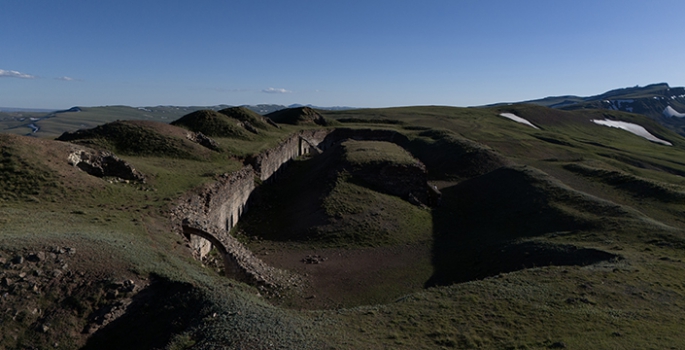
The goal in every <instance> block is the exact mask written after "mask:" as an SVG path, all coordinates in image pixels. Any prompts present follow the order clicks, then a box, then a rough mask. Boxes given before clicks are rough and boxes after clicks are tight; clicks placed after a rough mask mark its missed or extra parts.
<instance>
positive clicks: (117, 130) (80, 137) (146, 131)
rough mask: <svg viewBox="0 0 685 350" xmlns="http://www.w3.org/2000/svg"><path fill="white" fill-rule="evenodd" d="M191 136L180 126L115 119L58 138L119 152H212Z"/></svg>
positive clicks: (177, 154) (187, 154) (204, 154)
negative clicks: (114, 120)
mask: <svg viewBox="0 0 685 350" xmlns="http://www.w3.org/2000/svg"><path fill="white" fill-rule="evenodd" d="M191 139H193V135H191V134H189V133H188V131H186V130H184V129H182V128H179V127H176V126H172V125H169V124H164V123H158V122H148V121H116V122H113V123H107V124H103V125H100V126H97V127H95V128H93V129H87V130H78V131H75V132H73V133H70V132H65V133H64V134H62V135H61V136H60V137H58V138H57V140H59V141H69V142H72V143H75V144H80V145H84V146H89V147H94V148H98V149H105V150H108V151H111V152H114V153H116V154H122V155H132V156H155V157H175V158H187V159H203V158H207V157H208V156H209V154H210V152H211V151H210V150H209V149H207V148H205V147H203V146H201V145H199V144H197V143H194V142H192V141H191Z"/></svg>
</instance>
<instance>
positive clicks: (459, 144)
mask: <svg viewBox="0 0 685 350" xmlns="http://www.w3.org/2000/svg"><path fill="white" fill-rule="evenodd" d="M419 136H421V137H420V138H417V139H415V140H413V141H412V142H411V144H410V149H411V151H412V153H414V154H415V155H416V156H417V157H418V158H419V159H421V161H422V162H423V163H424V164H425V165H426V167H427V168H428V173H429V174H430V177H431V179H450V178H471V177H474V176H479V175H483V174H487V173H489V172H491V171H493V170H495V169H497V168H500V167H502V166H505V165H508V164H510V162H509V161H508V160H507V159H506V158H505V157H504V156H502V155H500V154H499V153H498V152H496V151H494V150H493V149H492V148H490V147H488V146H486V145H483V144H480V143H477V142H474V141H471V140H468V139H465V138H462V137H459V136H458V135H456V134H454V133H452V132H450V131H447V130H429V131H424V132H421V133H420V134H419Z"/></svg>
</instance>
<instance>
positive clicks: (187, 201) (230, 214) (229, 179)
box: [172, 165, 255, 258]
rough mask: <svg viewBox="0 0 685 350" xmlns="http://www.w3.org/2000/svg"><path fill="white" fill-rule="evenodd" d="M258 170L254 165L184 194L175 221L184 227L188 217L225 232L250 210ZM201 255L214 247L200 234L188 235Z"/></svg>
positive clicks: (178, 226) (195, 249)
mask: <svg viewBox="0 0 685 350" xmlns="http://www.w3.org/2000/svg"><path fill="white" fill-rule="evenodd" d="M254 176H255V172H254V170H253V169H252V167H251V166H249V165H248V166H245V167H244V168H242V169H240V170H238V171H236V172H234V173H230V174H224V175H221V176H220V177H219V179H218V180H217V181H216V182H213V183H211V184H208V185H205V186H203V187H202V188H201V189H200V190H198V191H194V192H193V193H190V194H188V195H186V196H184V197H183V198H182V199H181V201H179V203H177V205H176V206H175V207H174V208H173V210H172V221H174V223H175V224H176V226H177V227H176V228H177V230H179V231H182V229H181V228H180V225H181V222H182V221H183V220H185V219H189V220H192V221H194V222H203V223H205V224H204V225H205V226H212V227H217V228H221V229H222V231H220V232H222V233H223V235H227V236H228V232H229V231H230V230H231V228H233V226H235V225H236V223H238V219H239V218H240V216H241V215H242V214H243V213H244V212H245V211H246V210H247V206H248V200H249V198H250V194H251V193H252V191H253V190H254V187H255V183H254ZM187 238H188V239H189V240H190V245H191V248H192V249H193V251H194V252H195V254H196V256H197V257H198V258H202V257H204V256H205V255H207V253H209V251H210V250H211V248H212V245H211V243H210V242H209V241H207V240H206V239H204V238H202V237H199V236H198V235H191V236H190V237H187Z"/></svg>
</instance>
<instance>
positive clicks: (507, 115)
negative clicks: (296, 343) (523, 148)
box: [499, 113, 540, 129]
mask: <svg viewBox="0 0 685 350" xmlns="http://www.w3.org/2000/svg"><path fill="white" fill-rule="evenodd" d="M499 116H500V117H505V118H507V119H511V120H513V121H515V122H517V123H521V124H526V125H528V126H530V127H533V128H535V129H540V128H538V127H537V126H535V125H533V124H532V123H531V122H529V121H527V120H525V119H523V118H521V117H519V116H517V115H516V114H514V113H500V114H499Z"/></svg>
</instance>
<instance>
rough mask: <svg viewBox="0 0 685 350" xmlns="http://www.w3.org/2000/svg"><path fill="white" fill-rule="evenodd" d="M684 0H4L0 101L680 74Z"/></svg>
mask: <svg viewBox="0 0 685 350" xmlns="http://www.w3.org/2000/svg"><path fill="white" fill-rule="evenodd" d="M684 14H685V1H682V0H649V1H631V0H622V1H618V0H607V1H601V0H597V1H585V0H583V1H577V0H574V1H566V0H540V1H533V0H520V1H513V0H452V1H432V0H423V1H400V0H395V1H374V0H363V1H323V0H312V1H303V0H295V1H285V0H273V1H261V0H250V1H247V0H246V1H242V0H233V1H205V0H192V1H158V0H150V1H146V0H136V1H128V0H117V1H114V0H112V1H104V0H103V1H94V0H81V1H76V0H62V1H54V0H4V1H3V2H2V5H1V6H0V106H4V107H33V108H68V107H71V106H100V105H114V104H123V105H130V106H154V105H215V104H222V103H224V104H230V105H241V104H258V103H275V104H286V105H287V104H292V103H302V104H314V105H319V106H336V105H340V106H342V105H345V106H359V107H382V106H405V105H428V104H436V105H452V106H471V105H481V104H487V103H494V102H503V101H520V100H526V99H534V98H539V97H545V96H550V95H564V94H574V95H583V96H585V95H593V94H598V93H602V92H604V91H606V90H610V89H614V88H620V87H627V86H635V85H647V84H650V83H657V82H668V83H669V84H671V86H684V85H685V63H684V62H685V61H683V58H685V45H683V38H682V37H683V23H684V22H683V15H684Z"/></svg>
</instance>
